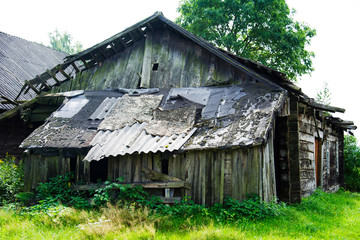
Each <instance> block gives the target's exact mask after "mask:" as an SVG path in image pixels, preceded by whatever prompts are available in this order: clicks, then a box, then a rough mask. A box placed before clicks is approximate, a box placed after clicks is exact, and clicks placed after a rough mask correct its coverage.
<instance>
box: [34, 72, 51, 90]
mask: <svg viewBox="0 0 360 240" xmlns="http://www.w3.org/2000/svg"><path fill="white" fill-rule="evenodd" d="M36 79H39V81H40V82H41V85H42V86H43V87H45V88H46V89H47V90H51V87H50V86H49V85H48V84H47V82H46V81H45V80H43V79H42V78H41V77H40V76H39V75H36Z"/></svg>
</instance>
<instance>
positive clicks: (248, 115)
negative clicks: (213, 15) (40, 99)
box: [21, 84, 286, 161]
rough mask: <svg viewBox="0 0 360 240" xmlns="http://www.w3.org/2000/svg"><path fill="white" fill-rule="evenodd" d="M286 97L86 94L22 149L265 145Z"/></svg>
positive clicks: (251, 91) (92, 154)
mask: <svg viewBox="0 0 360 240" xmlns="http://www.w3.org/2000/svg"><path fill="white" fill-rule="evenodd" d="M285 95H286V91H276V90H273V88H261V89H259V88H258V87H256V86H255V85H254V86H253V85H251V84H249V85H247V86H227V87H200V88H172V89H152V90H151V91H149V90H126V89H122V90H121V91H106V90H103V91H85V92H84V94H83V95H77V96H75V97H71V98H67V99H66V100H65V102H64V104H63V105H62V106H61V107H60V108H59V109H58V110H57V111H56V112H54V113H53V114H52V116H51V117H50V118H49V119H48V120H47V121H46V123H45V124H44V125H42V126H41V127H39V128H38V129H36V130H35V131H34V132H33V133H32V134H31V135H30V136H29V137H28V138H27V139H25V140H24V142H23V143H22V144H21V147H22V148H30V149H37V150H39V149H40V150H41V149H43V150H46V149H67V148H72V149H74V148H75V149H81V148H87V149H88V150H89V152H88V154H87V156H86V157H85V160H88V161H92V160H100V159H102V158H104V157H109V156H118V155H125V154H133V153H148V152H153V153H155V152H158V151H161V152H164V151H169V152H173V151H178V150H194V149H209V148H229V147H238V146H250V145H256V144H261V143H263V142H264V141H266V136H267V132H268V131H269V129H270V128H271V124H272V121H273V118H274V116H275V113H276V112H277V111H278V110H279V109H280V107H281V106H282V104H283V101H284V99H285Z"/></svg>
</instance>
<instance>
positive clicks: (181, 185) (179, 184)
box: [72, 181, 191, 191]
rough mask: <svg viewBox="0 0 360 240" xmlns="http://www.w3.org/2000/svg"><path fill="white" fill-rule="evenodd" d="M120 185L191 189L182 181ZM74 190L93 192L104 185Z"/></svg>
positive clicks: (94, 184)
mask: <svg viewBox="0 0 360 240" xmlns="http://www.w3.org/2000/svg"><path fill="white" fill-rule="evenodd" d="M119 184H122V185H130V186H133V187H134V186H139V185H140V186H142V187H143V188H148V189H156V188H160V189H162V188H187V189H191V185H190V184H189V183H187V182H184V181H178V182H148V183H143V182H139V183H119ZM72 187H73V188H74V189H76V190H79V191H86V190H93V189H98V188H104V187H105V184H103V183H102V184H97V183H91V184H86V185H73V186H72Z"/></svg>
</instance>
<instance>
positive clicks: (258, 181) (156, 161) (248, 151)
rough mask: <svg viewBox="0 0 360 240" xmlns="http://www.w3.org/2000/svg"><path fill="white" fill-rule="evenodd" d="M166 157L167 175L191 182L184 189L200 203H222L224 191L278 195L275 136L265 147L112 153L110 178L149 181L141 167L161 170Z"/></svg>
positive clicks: (237, 196)
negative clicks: (122, 154) (187, 187)
mask: <svg viewBox="0 0 360 240" xmlns="http://www.w3.org/2000/svg"><path fill="white" fill-rule="evenodd" d="M271 138H272V137H270V139H271ZM164 161H168V169H167V171H168V175H170V176H173V177H176V178H179V179H182V180H184V181H186V182H188V183H190V185H191V189H186V192H185V193H186V195H188V196H190V197H191V198H192V200H194V202H195V203H198V204H206V205H212V204H214V203H222V202H223V200H224V196H225V195H226V196H231V197H232V198H235V199H239V200H243V199H245V198H246V196H247V194H252V193H255V194H258V195H259V196H261V197H262V198H263V199H264V200H265V201H271V200H272V199H273V198H274V196H275V195H276V188H275V170H274V158H273V149H272V140H270V142H269V143H268V144H267V145H266V146H265V147H262V146H257V147H252V148H239V149H234V150H217V151H215V150H213V151H191V152H186V153H181V154H169V153H158V154H152V153H149V154H140V155H138V154H135V155H125V156H118V157H116V158H115V157H110V158H109V160H108V164H109V170H108V171H109V172H108V173H109V178H110V179H111V180H115V179H116V178H119V177H124V181H125V183H133V182H147V181H150V179H146V178H144V176H143V174H142V173H141V169H142V168H149V169H152V170H155V171H159V172H161V171H162V170H164V169H163V166H162V164H164ZM262 164H263V165H262ZM261 166H263V167H261Z"/></svg>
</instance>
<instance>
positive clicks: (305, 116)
mask: <svg viewBox="0 0 360 240" xmlns="http://www.w3.org/2000/svg"><path fill="white" fill-rule="evenodd" d="M306 111H308V112H307V113H306ZM340 132H342V131H339V130H336V129H335V128H333V127H332V126H329V125H327V124H324V122H322V121H320V120H319V119H316V124H315V120H314V117H313V112H311V111H310V110H309V109H306V110H305V112H304V113H301V114H299V142H300V183H301V195H302V196H303V197H306V196H309V195H310V194H311V193H313V192H314V191H315V190H316V188H317V187H322V188H323V189H324V190H327V191H335V190H337V189H338V186H339V184H340V181H339V167H340V166H339V164H340V162H341V160H340V158H341V156H340V155H341V154H339V152H340V149H339V142H340V141H342V139H341V133H340ZM315 138H318V139H320V144H321V143H322V145H321V149H322V151H320V153H321V155H322V156H320V159H321V162H320V163H319V166H320V169H319V171H321V179H320V186H317V185H316V166H315V165H316V164H315Z"/></svg>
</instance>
